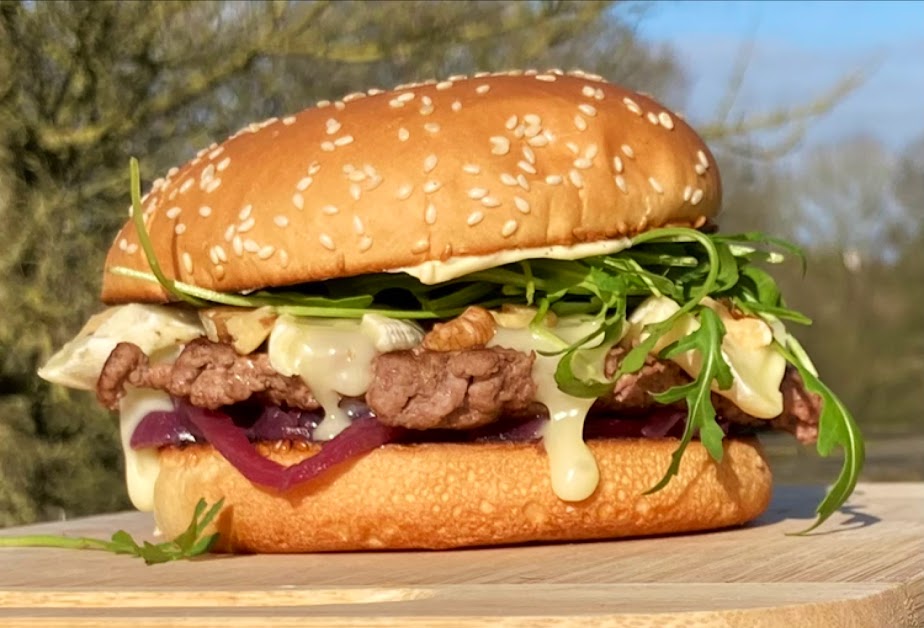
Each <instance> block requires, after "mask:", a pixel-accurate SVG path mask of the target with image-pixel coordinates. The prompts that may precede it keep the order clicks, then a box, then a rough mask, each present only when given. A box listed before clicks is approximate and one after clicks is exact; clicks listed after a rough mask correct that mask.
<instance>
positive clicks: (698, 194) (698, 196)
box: [690, 189, 703, 205]
mask: <svg viewBox="0 0 924 628" xmlns="http://www.w3.org/2000/svg"><path fill="white" fill-rule="evenodd" d="M701 200H703V191H702V190H700V189H697V190H696V191H694V192H693V196H691V197H690V203H691V204H693V205H698V204H699V202H700V201H701Z"/></svg>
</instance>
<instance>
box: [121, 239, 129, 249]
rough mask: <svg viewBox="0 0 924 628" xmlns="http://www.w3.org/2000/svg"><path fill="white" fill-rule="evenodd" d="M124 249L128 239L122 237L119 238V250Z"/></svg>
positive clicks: (126, 246) (126, 247)
mask: <svg viewBox="0 0 924 628" xmlns="http://www.w3.org/2000/svg"><path fill="white" fill-rule="evenodd" d="M126 249H128V240H126V239H125V238H122V239H121V240H119V250H121V251H124V250H126Z"/></svg>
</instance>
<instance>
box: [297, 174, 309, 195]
mask: <svg viewBox="0 0 924 628" xmlns="http://www.w3.org/2000/svg"><path fill="white" fill-rule="evenodd" d="M313 182H314V179H312V178H311V177H305V178H303V179H301V180H300V181H299V182H298V183H297V184H296V185H295V189H297V190H298V191H299V192H304V191H305V190H307V189H308V186H310V185H311V184H312V183H313Z"/></svg>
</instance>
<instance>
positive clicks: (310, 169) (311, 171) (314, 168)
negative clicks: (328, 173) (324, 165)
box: [308, 161, 321, 176]
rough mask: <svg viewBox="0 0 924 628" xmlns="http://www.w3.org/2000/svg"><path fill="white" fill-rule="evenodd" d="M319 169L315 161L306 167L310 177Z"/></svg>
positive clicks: (319, 165)
mask: <svg viewBox="0 0 924 628" xmlns="http://www.w3.org/2000/svg"><path fill="white" fill-rule="evenodd" d="M320 169H321V164H320V163H318V162H316V161H312V162H311V165H309V166H308V174H309V175H311V176H314V175H316V174H318V171H319V170H320Z"/></svg>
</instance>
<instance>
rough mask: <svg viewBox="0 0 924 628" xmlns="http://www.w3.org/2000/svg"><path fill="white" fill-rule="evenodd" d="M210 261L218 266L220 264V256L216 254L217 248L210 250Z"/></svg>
mask: <svg viewBox="0 0 924 628" xmlns="http://www.w3.org/2000/svg"><path fill="white" fill-rule="evenodd" d="M209 259H210V260H211V261H212V264H213V265H215V266H217V265H218V264H219V259H218V254H217V253H216V252H215V247H214V246H213V247H212V248H210V249H209Z"/></svg>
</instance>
